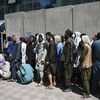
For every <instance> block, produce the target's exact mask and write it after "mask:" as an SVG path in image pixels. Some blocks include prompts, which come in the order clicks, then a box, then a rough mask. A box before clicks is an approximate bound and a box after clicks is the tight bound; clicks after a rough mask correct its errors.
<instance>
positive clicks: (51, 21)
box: [46, 7, 72, 34]
mask: <svg viewBox="0 0 100 100" xmlns="http://www.w3.org/2000/svg"><path fill="white" fill-rule="evenodd" d="M67 28H69V29H72V13H71V7H59V8H53V9H48V10H46V31H50V32H52V33H53V34H64V32H65V30H66V29H67Z"/></svg>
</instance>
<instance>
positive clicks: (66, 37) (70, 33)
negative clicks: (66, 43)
mask: <svg viewBox="0 0 100 100" xmlns="http://www.w3.org/2000/svg"><path fill="white" fill-rule="evenodd" d="M72 35H73V32H72V31H71V30H70V29H67V30H66V31H65V35H64V37H65V40H67V39H68V38H72Z"/></svg>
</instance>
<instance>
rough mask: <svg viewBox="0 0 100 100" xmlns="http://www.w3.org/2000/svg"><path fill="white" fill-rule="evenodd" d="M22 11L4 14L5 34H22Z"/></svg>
mask: <svg viewBox="0 0 100 100" xmlns="http://www.w3.org/2000/svg"><path fill="white" fill-rule="evenodd" d="M22 15H23V12H19V13H13V14H7V15H5V23H6V33H7V35H12V34H17V35H18V36H22V35H23V18H22Z"/></svg>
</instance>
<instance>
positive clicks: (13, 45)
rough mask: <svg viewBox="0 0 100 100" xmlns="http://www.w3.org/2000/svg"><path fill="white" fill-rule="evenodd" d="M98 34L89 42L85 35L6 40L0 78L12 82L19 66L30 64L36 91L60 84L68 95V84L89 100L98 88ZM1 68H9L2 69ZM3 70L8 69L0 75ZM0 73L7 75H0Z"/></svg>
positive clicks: (99, 65) (99, 63)
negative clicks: (72, 85)
mask: <svg viewBox="0 0 100 100" xmlns="http://www.w3.org/2000/svg"><path fill="white" fill-rule="evenodd" d="M99 53H100V32H98V33H97V35H96V37H95V38H94V39H93V41H92V42H91V41H90V38H89V36H88V35H87V34H86V33H80V32H72V31H71V30H70V29H67V30H66V31H65V34H64V36H60V35H53V34H52V33H51V32H47V33H46V34H43V33H38V34H35V35H30V36H28V37H20V38H18V37H17V36H15V35H13V36H12V37H11V36H9V37H7V41H6V42H5V44H4V50H3V54H1V55H0V75H1V77H2V78H4V79H8V82H16V81H17V80H18V79H17V77H18V75H17V71H18V70H19V67H20V66H21V64H30V65H31V66H32V68H33V70H34V71H33V73H34V80H35V81H36V82H37V86H38V87H40V86H42V85H44V84H45V82H44V80H45V81H46V82H47V83H48V84H47V88H48V89H53V87H54V86H59V84H61V85H62V86H63V87H64V89H63V92H69V91H71V83H74V84H78V85H80V84H81V86H82V87H83V89H84V95H83V97H84V98H90V97H91V95H90V94H91V93H95V92H96V89H97V88H98V87H99V86H100V77H98V76H99V75H100V55H99ZM4 66H9V68H8V67H4ZM4 68H5V69H8V70H6V71H4ZM4 72H5V73H6V72H7V73H8V72H9V74H6V76H3V75H4ZM7 75H8V76H7Z"/></svg>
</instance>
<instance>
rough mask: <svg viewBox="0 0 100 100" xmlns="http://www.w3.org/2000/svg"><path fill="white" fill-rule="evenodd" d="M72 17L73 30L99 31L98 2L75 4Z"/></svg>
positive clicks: (99, 8)
mask: <svg viewBox="0 0 100 100" xmlns="http://www.w3.org/2000/svg"><path fill="white" fill-rule="evenodd" d="M73 18H74V19H73V26H74V30H75V31H80V32H86V33H88V34H89V35H92V34H96V33H97V32H98V31H100V2H97V3H88V4H81V5H75V6H74V8H73Z"/></svg>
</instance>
